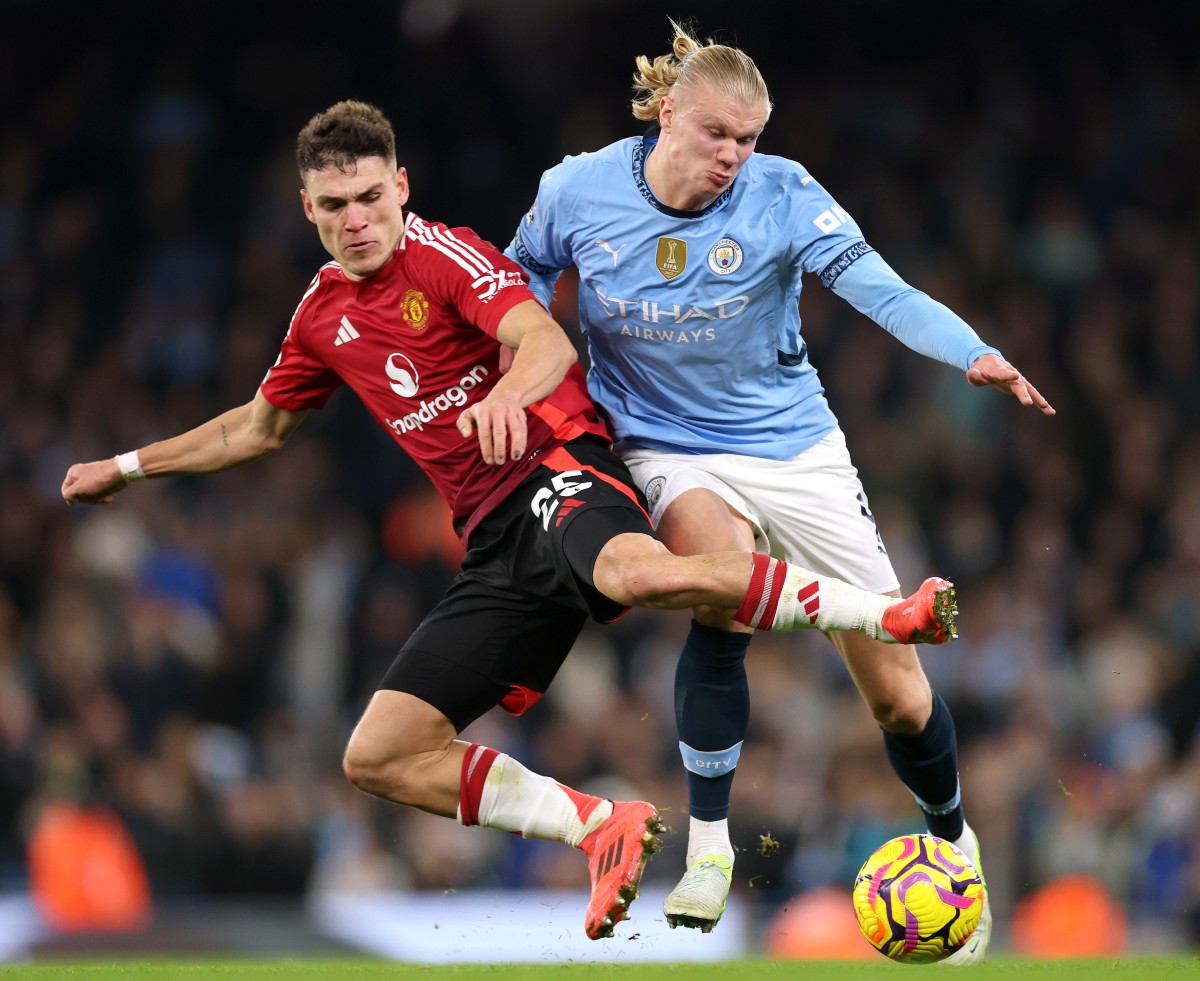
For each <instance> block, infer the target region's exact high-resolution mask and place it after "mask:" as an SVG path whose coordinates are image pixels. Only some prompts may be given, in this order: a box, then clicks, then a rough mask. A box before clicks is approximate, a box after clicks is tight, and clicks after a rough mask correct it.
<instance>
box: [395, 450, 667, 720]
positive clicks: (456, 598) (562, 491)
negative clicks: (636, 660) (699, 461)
mask: <svg viewBox="0 0 1200 981" xmlns="http://www.w3.org/2000/svg"><path fill="white" fill-rule="evenodd" d="M627 532H635V533H639V534H643V535H650V536H652V537H655V533H654V528H653V525H652V524H651V522H650V517H649V515H648V514H647V513H646V507H645V501H644V499H643V498H642V496H641V494H640V492H639V491H638V490H637V488H636V487H635V486H634V484H633V479H632V478H631V477H630V475H629V471H628V470H627V469H626V467H625V465H624V464H623V463H622V462H621V461H620V459H619V458H618V457H617V456H616V455H615V454H614V453H613V452H612V451H611V450H610V449H609V448H608V444H607V443H605V442H604V441H602V440H600V439H598V438H595V437H581V438H579V439H575V440H572V441H571V442H569V443H567V444H565V445H564V446H561V447H559V448H557V449H555V450H550V451H546V452H545V458H544V459H542V460H541V461H540V462H539V465H538V467H537V468H536V469H535V470H534V471H533V472H532V473H531V474H530V475H529V477H527V478H526V479H525V480H524V481H523V482H522V483H521V484H519V485H518V486H517V488H516V489H515V490H514V491H513V493H512V494H510V495H509V497H508V498H507V499H506V500H505V501H504V502H503V503H501V504H500V505H499V506H498V507H497V508H496V509H495V510H493V511H492V512H491V513H490V514H489V515H488V516H487V517H485V518H484V519H483V520H482V521H481V522H480V523H479V524H478V525H477V526H476V528H475V529H474V531H472V533H471V539H470V542H469V543H468V549H467V554H466V556H465V557H464V558H463V564H462V571H461V572H460V573H459V575H458V576H457V577H456V578H455V580H454V582H453V583H452V584H451V586H450V588H449V590H447V591H446V595H445V596H444V597H443V598H442V600H441V602H439V603H438V605H437V606H436V607H434V609H433V610H432V612H430V614H429V615H428V616H427V617H426V618H425V619H424V620H423V621H422V622H421V625H420V626H419V627H417V629H416V631H415V632H414V633H413V635H412V636H411V637H410V638H409V639H408V642H407V643H406V644H405V645H404V647H403V648H402V649H401V651H400V654H399V655H398V656H397V657H396V660H395V661H394V662H393V663H392V666H391V668H389V669H388V672H387V674H386V675H385V676H384V678H383V681H382V683H381V684H380V686H379V687H380V688H386V689H390V690H393V691H403V692H408V693H409V694H412V695H416V696H417V697H418V698H420V699H422V700H423V701H426V702H428V703H429V704H430V705H432V706H434V707H435V708H437V709H438V710H439V711H441V712H442V713H443V714H444V715H445V716H446V717H447V718H449V719H450V720H451V721H452V722H453V723H454V726H455V729H456V730H457V731H458V732H461V731H462V730H463V729H465V728H466V727H467V726H468V725H469V724H470V723H472V722H474V721H475V720H476V719H477V718H479V717H480V716H481V715H483V714H484V713H485V712H487V711H488V710H489V709H491V708H492V707H493V706H495V705H501V706H502V707H503V708H504V709H505V711H507V712H510V713H512V714H513V715H520V714H521V713H522V712H524V711H525V709H527V708H528V707H529V706H530V705H532V704H533V703H534V702H536V701H537V700H538V699H539V698H541V697H542V695H543V694H544V693H545V691H546V689H547V688H548V687H549V685H550V682H551V681H552V680H553V678H554V675H555V674H556V673H557V672H558V669H559V667H560V666H561V665H562V662H563V660H564V659H565V658H566V656H567V653H568V652H569V651H570V650H571V646H572V645H573V644H574V643H575V638H576V637H578V636H579V632H580V630H582V629H583V625H584V623H585V622H586V621H587V618H588V616H591V617H593V618H594V619H596V620H598V621H600V622H601V623H608V622H610V621H612V620H615V619H617V617H619V616H621V614H623V613H624V612H625V611H626V609H627V607H623V606H621V605H620V604H618V603H615V602H613V601H612V600H610V599H609V598H608V597H607V596H604V595H603V594H602V593H600V592H599V591H598V590H597V589H596V587H595V584H594V583H593V582H592V568H593V566H595V564H596V557H597V556H598V555H599V554H600V550H601V549H603V548H604V546H605V545H606V544H607V543H608V542H609V541H610V540H611V539H613V538H615V537H616V536H617V535H620V534H624V533H627Z"/></svg>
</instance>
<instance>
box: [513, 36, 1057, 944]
mask: <svg viewBox="0 0 1200 981" xmlns="http://www.w3.org/2000/svg"><path fill="white" fill-rule="evenodd" d="M672 24H673V26H674V28H675V37H674V40H673V43H672V51H671V52H670V53H669V54H666V55H663V56H661V57H658V58H655V59H653V60H651V59H649V58H646V57H639V58H638V59H637V73H636V74H635V76H634V78H635V88H636V90H637V92H638V94H639V96H640V97H639V98H637V99H635V100H634V102H633V111H634V115H635V116H636V117H637V118H639V119H642V120H644V121H647V122H656V123H657V125H656V126H654V127H653V128H652V129H651V130H650V131H649V132H648V133H647V134H646V135H644V136H641V137H635V138H631V139H626V140H621V141H619V142H617V143H614V144H612V145H611V146H608V147H606V148H604V149H602V150H600V151H598V152H595V153H585V154H581V155H579V156H575V157H568V158H567V159H565V160H564V161H563V162H562V163H561V164H559V165H558V166H556V167H553V168H552V169H550V170H549V171H547V172H546V173H545V175H544V176H543V178H542V181H541V184H540V186H539V188H538V194H537V199H536V201H535V202H534V205H533V207H532V208H531V209H530V210H529V212H528V214H526V215H525V217H524V219H523V220H522V221H521V222H520V224H519V226H518V228H517V233H516V235H515V237H514V239H513V241H512V244H511V245H510V246H509V249H508V254H509V255H511V256H512V257H513V258H515V259H517V260H518V261H519V262H520V263H521V264H522V265H523V266H524V267H525V269H526V270H527V271H528V272H529V274H530V277H531V280H532V283H533V285H534V288H535V292H537V294H538V296H539V298H541V299H542V300H543V301H544V302H546V303H547V304H548V303H549V299H550V297H551V294H552V292H553V288H554V282H555V280H556V278H557V276H558V274H559V273H560V272H561V271H562V270H563V269H564V268H566V267H567V266H571V265H574V266H576V267H577V269H578V271H579V280H580V285H579V312H580V323H581V325H582V328H583V330H584V332H585V333H586V336H587V343H588V349H589V352H590V355H591V362H592V364H591V370H590V373H589V376H588V384H589V388H590V391H591V394H592V396H593V398H594V399H595V400H596V401H597V402H598V403H599V404H600V405H601V406H602V407H603V409H604V410H605V412H606V413H607V414H608V417H609V419H610V420H611V423H612V425H613V427H614V430H615V436H616V437H617V447H618V449H619V450H620V452H621V454H622V456H623V457H624V459H625V461H626V463H628V464H629V466H630V469H631V471H632V472H633V474H634V477H635V478H636V479H637V481H638V483H639V485H640V486H641V487H642V488H643V490H644V491H645V493H646V497H647V500H648V501H649V503H650V505H651V509H652V516H653V518H654V520H655V523H656V524H657V526H658V530H659V533H660V534H661V536H662V537H663V540H664V541H665V543H666V544H667V546H668V547H669V548H671V549H672V550H673V551H676V552H682V553H687V554H690V553H698V552H707V551H712V550H716V549H733V548H742V549H746V550H750V551H757V552H770V553H772V554H774V555H776V556H780V557H786V558H787V559H789V560H794V561H801V560H803V562H804V564H805V565H806V566H808V567H811V568H813V569H816V570H818V571H820V572H822V573H825V574H828V575H834V576H838V577H840V578H842V579H845V580H847V581H849V582H851V583H853V584H854V585H857V586H859V587H862V588H864V589H870V590H876V591H879V592H883V593H888V592H890V593H893V594H895V595H898V587H899V583H898V580H897V578H896V574H895V572H894V571H893V569H892V566H891V562H890V560H889V559H888V556H887V552H886V550H885V549H884V547H883V543H882V539H881V538H880V537H879V535H878V533H877V531H876V528H875V524H874V519H873V517H872V516H871V513H870V510H869V508H868V506H867V503H866V495H865V494H864V493H863V489H862V486H861V484H860V482H859V480H858V476H857V471H856V470H855V469H854V467H853V465H852V464H851V462H850V458H849V455H848V453H847V451H846V445H845V439H844V437H843V435H842V432H841V430H840V428H839V427H838V423H837V419H836V418H835V417H834V415H833V413H832V412H831V411H830V408H829V405H828V403H827V402H826V400H825V397H824V394H823V390H822V387H821V382H820V379H819V378H818V376H817V373H816V370H815V369H814V368H813V366H812V365H811V364H810V363H809V360H808V357H807V351H806V348H805V344H804V340H803V338H802V337H801V333H800V316H799V305H798V298H799V293H800V288H801V277H802V275H803V274H804V273H812V274H813V275H815V276H817V277H818V278H819V281H820V284H821V285H822V286H823V287H824V288H826V289H830V290H832V291H833V292H834V293H836V294H837V295H839V296H841V297H843V298H844V299H846V300H847V301H849V302H850V303H851V304H852V305H853V306H854V307H855V308H857V309H858V310H860V311H862V312H863V313H864V314H866V315H867V316H869V317H870V318H871V319H872V320H874V321H875V322H876V323H878V324H879V325H881V326H882V327H884V328H885V329H886V330H888V331H889V332H890V333H892V334H893V335H895V336H896V338H897V339H898V340H900V341H901V342H902V343H904V344H905V345H907V346H908V347H910V348H912V349H913V350H915V351H918V352H920V353H921V354H924V355H926V356H927V357H930V358H933V359H935V360H938V361H943V362H945V363H947V364H950V365H953V366H955V367H957V368H959V369H960V370H962V371H964V372H966V376H967V380H968V381H969V382H970V383H971V384H972V385H976V386H988V385H990V386H993V387H995V388H998V389H999V390H1001V391H1003V392H1007V393H1010V394H1012V395H1014V396H1015V397H1016V398H1017V399H1018V400H1019V401H1020V402H1021V403H1022V404H1023V405H1031V406H1035V407H1037V408H1038V409H1040V410H1041V411H1042V412H1044V413H1045V414H1047V415H1053V414H1054V409H1053V408H1052V407H1051V406H1050V405H1049V404H1048V403H1047V401H1046V400H1045V399H1044V398H1043V397H1042V396H1041V395H1040V394H1039V393H1038V391H1037V390H1036V389H1035V388H1034V387H1033V386H1032V385H1030V384H1029V383H1028V382H1027V381H1026V380H1025V378H1024V377H1023V376H1022V375H1021V373H1020V372H1019V371H1017V370H1016V368H1014V367H1013V366H1012V365H1011V364H1009V363H1008V362H1007V361H1005V360H1004V358H1003V357H1002V356H1001V355H1000V352H999V351H997V350H996V349H995V348H994V347H990V346H989V345H987V344H985V343H984V342H983V341H982V340H980V338H979V337H978V335H977V334H976V333H975V331H974V330H972V329H971V327H970V326H968V325H967V324H966V323H965V322H963V321H962V320H961V319H960V318H959V317H958V316H956V315H955V314H954V313H952V312H951V311H950V310H949V309H947V308H946V307H945V306H943V305H941V304H939V303H937V302H936V301H934V300H933V299H931V298H930V297H929V296H927V295H926V294H924V293H922V292H920V291H919V290H916V289H914V288H913V287H911V286H909V285H908V284H907V283H905V282H904V281H903V280H902V279H901V278H900V277H899V276H898V275H897V274H896V273H895V272H894V271H893V270H892V269H891V268H890V267H889V266H888V265H887V263H886V262H884V260H883V259H882V258H881V257H880V256H879V255H878V254H877V253H876V252H875V251H874V250H873V249H872V248H871V247H870V245H868V244H867V242H866V241H865V239H864V237H863V233H862V231H861V230H860V229H859V227H858V225H857V224H856V223H855V221H854V219H853V218H851V216H850V215H849V214H848V213H847V212H846V211H845V210H844V209H843V208H842V207H841V206H840V205H839V204H838V203H837V202H836V201H835V200H834V199H833V198H832V197H831V196H830V195H829V194H828V193H827V192H826V191H825V190H824V188H822V187H821V185H820V184H818V183H817V182H816V180H814V178H813V177H812V176H811V175H810V174H809V173H808V172H807V171H806V170H805V168H804V167H802V166H800V165H799V164H797V163H795V162H793V161H791V160H786V159H783V158H781V157H775V156H769V155H766V154H756V153H755V152H754V148H755V143H756V141H757V139H758V137H759V135H760V134H761V132H762V130H763V127H764V126H765V125H766V123H767V119H768V117H769V116H770V113H771V102H770V98H769V95H768V93H767V88H766V85H765V84H764V82H763V80H762V76H761V75H760V74H759V72H758V69H757V67H756V66H755V65H754V62H753V61H752V60H751V59H750V58H749V57H748V56H747V55H746V54H745V53H744V52H742V51H740V50H738V49H737V48H734V47H730V46H727V45H721V44H714V43H713V42H712V41H709V42H707V43H705V44H701V43H700V42H699V41H697V40H696V39H695V38H694V37H692V36H691V35H690V34H689V33H688V31H687V30H685V29H684V28H682V27H680V26H679V25H678V24H674V22H672ZM800 600H801V601H802V602H803V601H805V597H803V596H801V597H800ZM812 602H813V603H814V604H815V600H813V601H812ZM814 615H816V613H815V610H814ZM828 636H829V637H830V639H831V640H832V641H833V643H834V645H835V646H836V647H837V649H838V651H839V652H840V654H841V656H842V658H843V660H844V661H845V663H846V665H847V668H848V669H849V671H850V675H851V677H852V678H853V680H854V682H855V684H856V685H857V687H858V689H859V691H860V693H861V694H862V696H863V698H864V699H865V701H866V702H867V704H868V706H869V707H870V709H871V711H872V713H873V714H874V717H875V719H876V721H877V722H878V724H879V725H880V727H881V728H882V730H883V736H884V744H885V749H886V752H887V756H888V758H889V760H890V761H891V764H892V766H893V768H894V769H895V771H896V773H897V775H898V776H899V777H900V779H901V780H902V781H903V782H904V784H905V785H906V786H907V787H908V789H909V790H910V791H911V792H912V794H913V796H914V797H915V798H916V800H917V803H918V804H919V805H920V807H921V809H922V810H923V812H924V816H925V821H926V824H927V826H928V828H929V830H930V832H932V833H933V834H936V835H938V836H939V837H942V838H945V839H948V840H950V841H953V842H955V843H956V844H958V845H959V846H960V847H961V848H962V849H963V850H964V851H965V852H966V853H967V854H968V855H969V856H970V857H971V858H972V859H973V860H974V861H975V862H976V863H978V862H979V843H978V840H977V839H976V836H975V834H974V832H973V831H972V830H971V828H970V827H969V826H968V825H967V824H966V823H965V820H964V813H963V806H962V803H961V795H960V788H959V780H958V750H957V742H956V737H955V731H954V723H953V720H952V719H951V716H950V713H949V710H948V709H947V707H946V705H945V703H944V702H943V701H942V699H941V698H940V697H939V696H938V695H937V694H936V693H934V692H933V691H932V690H931V688H930V685H929V682H928V680H927V679H926V677H925V673H924V671H923V670H922V668H921V663H920V661H919V659H918V657H917V653H916V650H915V648H913V647H911V646H902V647H893V648H891V649H890V650H886V649H885V648H883V647H882V646H881V645H880V644H879V642H878V641H875V640H872V639H871V638H869V637H867V636H865V635H861V634H850V633H831V634H829V635H828ZM749 639H750V634H749V632H747V631H746V628H744V627H742V626H741V625H739V624H737V623H734V622H732V621H730V620H729V619H727V618H725V617H722V616H718V615H716V614H714V612H713V611H712V610H710V609H706V608H703V607H701V608H697V609H696V610H695V619H694V620H693V623H692V629H691V632H690V634H689V636H688V640H687V642H686V644H685V646H684V649H683V651H682V653H681V656H680V660H679V665H678V669H677V674H676V721H677V725H678V730H679V740H680V742H679V746H680V751H681V754H682V756H683V762H684V765H685V767H686V768H687V770H688V798H689V811H690V814H691V817H690V825H689V838H688V852H687V869H686V872H685V874H684V877H683V879H682V880H681V881H680V883H679V885H677V886H676V888H675V889H674V890H673V891H672V893H671V894H670V896H668V898H667V901H666V903H665V904H664V913H665V914H666V916H667V919H668V922H670V924H671V925H672V926H678V925H684V926H689V927H700V928H701V929H703V930H704V931H705V932H708V931H709V930H711V929H712V928H713V926H714V925H715V924H716V922H717V921H718V920H719V919H720V917H721V914H722V913H723V912H724V909H725V902H726V897H727V896H728V892H729V886H730V882H731V880H732V868H733V856H734V853H733V848H732V846H731V844H730V841H729V830H728V820H727V816H728V810H729V795H730V787H731V784H732V779H733V768H734V767H735V766H736V765H737V759H738V754H739V752H740V750H741V746H742V740H743V738H744V735H745V732H746V728H747V724H748V720H749V691H748V685H747V682H746V674H745V668H744V663H743V661H744V657H745V651H746V647H747V645H748V643H749ZM990 929H991V912H990V908H986V907H985V912H984V916H983V920H982V922H981V924H980V926H979V927H978V928H977V929H976V931H975V933H974V935H973V936H972V937H971V938H970V940H969V941H968V942H967V943H966V944H964V946H963V947H962V949H960V950H959V951H958V952H957V953H956V954H954V955H953V956H952V957H951V959H950V960H951V962H958V963H970V962H974V961H977V960H979V959H981V958H982V957H983V953H984V951H985V950H986V947H987V943H988V940H989V938H990Z"/></svg>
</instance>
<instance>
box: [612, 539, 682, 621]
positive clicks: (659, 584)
mask: <svg viewBox="0 0 1200 981" xmlns="http://www.w3.org/2000/svg"><path fill="white" fill-rule="evenodd" d="M635 537H636V538H645V541H644V542H642V541H636V540H633V541H624V542H610V543H609V545H608V546H607V547H605V549H604V550H603V551H602V552H601V553H600V556H599V557H598V558H597V560H596V565H595V567H594V568H593V572H592V577H593V581H594V582H595V584H596V587H597V588H598V589H599V590H600V591H601V592H603V593H604V594H605V595H606V596H608V597H610V598H611V599H614V600H616V601H617V602H619V603H624V604H625V605H627V606H642V607H647V608H649V609H651V610H661V609H675V608H676V607H678V606H679V605H680V603H679V598H680V597H681V596H682V595H684V592H685V591H686V590H687V589H688V588H689V587H690V586H691V582H690V581H689V580H688V579H687V578H686V577H685V576H684V575H683V574H682V572H683V570H682V568H681V563H680V560H679V559H678V558H677V557H676V556H674V555H672V554H671V553H670V552H668V551H666V549H664V548H662V547H661V546H658V545H657V543H654V545H649V543H650V542H652V539H649V538H646V537H645V536H628V538H629V539H635Z"/></svg>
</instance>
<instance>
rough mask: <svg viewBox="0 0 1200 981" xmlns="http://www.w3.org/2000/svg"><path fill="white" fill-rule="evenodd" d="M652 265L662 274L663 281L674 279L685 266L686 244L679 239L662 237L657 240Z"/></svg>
mask: <svg viewBox="0 0 1200 981" xmlns="http://www.w3.org/2000/svg"><path fill="white" fill-rule="evenodd" d="M654 264H655V265H656V266H657V267H658V271H659V272H660V273H662V275H663V279H674V278H675V277H676V276H678V275H679V274H680V273H681V272H683V270H684V268H685V267H686V266H687V242H685V241H684V240H683V239H681V238H668V237H667V236H665V235H664V236H663V237H662V238H660V239H659V240H658V251H657V252H655V253H654Z"/></svg>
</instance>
